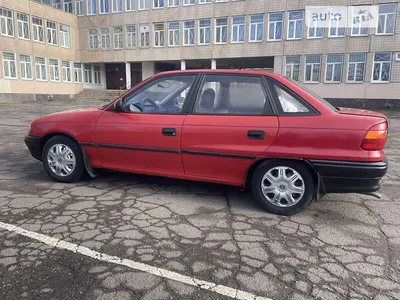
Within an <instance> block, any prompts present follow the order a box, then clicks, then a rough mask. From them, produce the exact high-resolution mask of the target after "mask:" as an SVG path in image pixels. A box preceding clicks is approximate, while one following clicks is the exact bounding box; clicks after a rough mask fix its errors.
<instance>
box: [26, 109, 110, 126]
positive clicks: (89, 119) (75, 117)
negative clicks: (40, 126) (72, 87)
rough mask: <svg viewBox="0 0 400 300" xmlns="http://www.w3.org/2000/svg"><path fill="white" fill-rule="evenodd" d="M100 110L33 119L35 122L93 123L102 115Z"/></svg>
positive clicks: (78, 110)
mask: <svg viewBox="0 0 400 300" xmlns="http://www.w3.org/2000/svg"><path fill="white" fill-rule="evenodd" d="M102 112H103V111H102V110H100V109H97V108H95V109H77V110H70V111H64V112H58V113H54V114H50V115H45V116H42V117H39V118H37V119H35V121H34V122H35V123H37V122H40V123H42V122H46V123H47V122H52V123H53V122H74V123H94V122H96V121H97V119H98V118H99V116H100V115H101V114H102Z"/></svg>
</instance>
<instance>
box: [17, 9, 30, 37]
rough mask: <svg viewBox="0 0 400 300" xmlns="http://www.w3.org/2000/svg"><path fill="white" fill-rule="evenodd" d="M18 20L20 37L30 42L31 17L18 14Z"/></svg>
mask: <svg viewBox="0 0 400 300" xmlns="http://www.w3.org/2000/svg"><path fill="white" fill-rule="evenodd" d="M17 20H18V37H19V38H20V39H25V40H29V16H28V15H26V14H21V13H17Z"/></svg>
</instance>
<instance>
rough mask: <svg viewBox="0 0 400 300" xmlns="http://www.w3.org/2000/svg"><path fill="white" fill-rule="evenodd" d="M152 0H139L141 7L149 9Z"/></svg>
mask: <svg viewBox="0 0 400 300" xmlns="http://www.w3.org/2000/svg"><path fill="white" fill-rule="evenodd" d="M149 8H150V0H139V9H149Z"/></svg>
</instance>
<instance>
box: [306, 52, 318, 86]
mask: <svg viewBox="0 0 400 300" xmlns="http://www.w3.org/2000/svg"><path fill="white" fill-rule="evenodd" d="M320 77H321V55H306V72H305V78H304V81H305V82H319V80H320Z"/></svg>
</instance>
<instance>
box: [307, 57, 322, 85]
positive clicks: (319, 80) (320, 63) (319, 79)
mask: <svg viewBox="0 0 400 300" xmlns="http://www.w3.org/2000/svg"><path fill="white" fill-rule="evenodd" d="M307 56H319V58H320V60H319V76H318V81H313V80H312V77H313V76H312V74H313V70H314V65H317V64H318V63H308V64H311V78H310V79H311V80H306V78H307V77H306V76H307ZM321 69H322V55H321V54H306V55H305V64H304V83H312V84H316V83H321Z"/></svg>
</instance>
